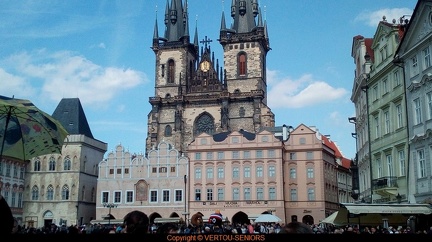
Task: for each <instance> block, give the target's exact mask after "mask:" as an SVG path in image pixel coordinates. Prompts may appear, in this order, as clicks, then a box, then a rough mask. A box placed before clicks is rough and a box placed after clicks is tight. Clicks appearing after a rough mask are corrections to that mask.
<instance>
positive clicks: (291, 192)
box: [290, 188, 298, 202]
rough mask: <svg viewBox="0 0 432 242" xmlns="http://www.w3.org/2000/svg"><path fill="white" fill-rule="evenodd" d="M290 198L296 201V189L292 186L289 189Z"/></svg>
mask: <svg viewBox="0 0 432 242" xmlns="http://www.w3.org/2000/svg"><path fill="white" fill-rule="evenodd" d="M290 199H291V201H293V202H296V201H297V200H298V198H297V189H295V188H292V189H291V190H290Z"/></svg>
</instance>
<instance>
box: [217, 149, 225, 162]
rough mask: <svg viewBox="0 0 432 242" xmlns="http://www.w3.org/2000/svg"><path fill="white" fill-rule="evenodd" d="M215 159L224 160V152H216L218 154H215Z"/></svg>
mask: <svg viewBox="0 0 432 242" xmlns="http://www.w3.org/2000/svg"><path fill="white" fill-rule="evenodd" d="M217 157H218V160H223V159H225V155H224V152H223V151H218V153H217Z"/></svg>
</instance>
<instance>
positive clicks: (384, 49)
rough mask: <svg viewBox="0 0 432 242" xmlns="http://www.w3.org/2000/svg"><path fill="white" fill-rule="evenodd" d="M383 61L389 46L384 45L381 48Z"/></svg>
mask: <svg viewBox="0 0 432 242" xmlns="http://www.w3.org/2000/svg"><path fill="white" fill-rule="evenodd" d="M380 55H381V62H383V61H384V60H385V59H386V58H387V46H384V47H383V48H382V49H380Z"/></svg>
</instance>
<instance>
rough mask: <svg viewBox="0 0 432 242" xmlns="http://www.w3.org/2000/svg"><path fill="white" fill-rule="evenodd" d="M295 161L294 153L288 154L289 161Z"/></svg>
mask: <svg viewBox="0 0 432 242" xmlns="http://www.w3.org/2000/svg"><path fill="white" fill-rule="evenodd" d="M295 159H296V153H294V152H291V153H290V160H295Z"/></svg>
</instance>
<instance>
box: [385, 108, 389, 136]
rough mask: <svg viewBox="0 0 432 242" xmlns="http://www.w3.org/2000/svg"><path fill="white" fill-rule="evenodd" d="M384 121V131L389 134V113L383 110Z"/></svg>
mask: <svg viewBox="0 0 432 242" xmlns="http://www.w3.org/2000/svg"><path fill="white" fill-rule="evenodd" d="M384 122H385V124H384V125H385V127H384V128H385V133H386V134H389V133H390V114H389V111H385V112H384Z"/></svg>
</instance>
